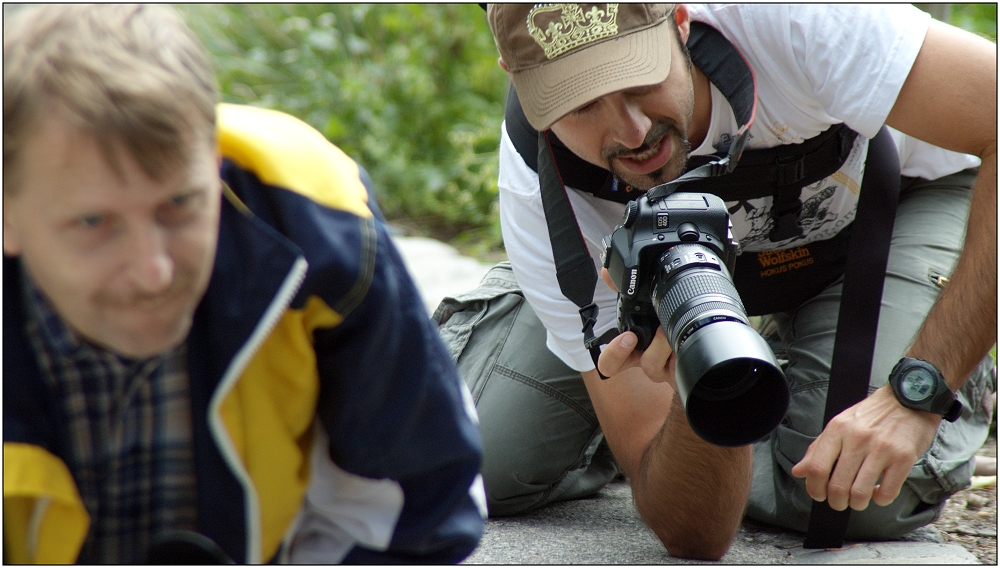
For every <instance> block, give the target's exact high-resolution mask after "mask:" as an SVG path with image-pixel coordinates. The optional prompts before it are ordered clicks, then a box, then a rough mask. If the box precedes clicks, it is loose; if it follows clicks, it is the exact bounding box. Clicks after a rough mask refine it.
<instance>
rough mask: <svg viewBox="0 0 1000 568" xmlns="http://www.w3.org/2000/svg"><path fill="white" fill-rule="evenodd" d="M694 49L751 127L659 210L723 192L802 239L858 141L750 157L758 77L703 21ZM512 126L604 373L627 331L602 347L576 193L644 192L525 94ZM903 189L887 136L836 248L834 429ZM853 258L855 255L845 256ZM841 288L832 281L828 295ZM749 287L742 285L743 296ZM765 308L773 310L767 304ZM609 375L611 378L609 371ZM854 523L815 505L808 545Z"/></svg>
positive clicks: (873, 306)
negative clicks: (819, 198)
mask: <svg viewBox="0 0 1000 568" xmlns="http://www.w3.org/2000/svg"><path fill="white" fill-rule="evenodd" d="M688 48H689V50H690V53H691V59H692V62H693V63H694V64H695V65H697V66H698V68H699V69H700V70H701V71H702V72H703V73H705V75H706V76H707V77H708V79H709V80H710V81H711V82H712V83H713V84H714V85H715V86H716V87H717V88H718V89H719V91H720V92H721V93H722V94H723V95H724V96H725V97H726V100H727V101H728V102H729V104H730V106H731V107H732V109H733V112H734V115H735V116H736V119H737V121H738V122H739V123H740V124H741V127H740V129H739V130H738V131H737V133H736V134H735V135H734V137H733V140H732V142H731V143H730V144H729V145H728V146H727V147H724V148H721V149H720V151H719V152H718V153H716V154H712V155H708V156H692V157H691V158H690V159H689V162H688V170H687V172H686V173H684V174H683V175H681V176H680V177H678V178H677V179H675V180H673V181H671V182H669V183H667V184H663V185H661V186H657V187H656V188H653V189H652V190H650V191H649V192H647V196H648V198H649V199H650V200H651V201H652V200H656V199H659V198H662V197H665V196H667V195H669V194H671V193H673V192H675V191H681V189H680V186H682V185H683V190H682V191H685V192H689V191H696V192H704V193H714V194H716V195H718V196H719V197H721V198H722V199H723V200H724V201H745V200H747V199H753V198H759V197H765V196H773V197H774V202H773V206H772V212H771V213H772V217H773V218H774V230H773V231H772V233H771V235H770V238H771V240H772V241H780V240H784V239H786V238H790V237H792V236H796V235H800V234H801V227H799V226H798V216H799V213H800V211H801V208H802V202H801V200H800V193H801V189H802V187H804V186H805V185H808V184H810V183H814V182H816V181H819V180H821V179H824V178H826V177H828V176H830V175H832V174H833V173H835V172H836V171H837V170H838V169H839V168H840V167H841V166H842V165H843V163H844V161H845V160H846V158H847V157H848V155H849V154H850V151H851V149H852V148H853V144H854V141H855V139H856V137H857V136H858V134H857V133H856V132H854V131H853V130H851V129H850V128H848V127H847V126H846V125H843V124H841V125H835V126H833V127H831V128H830V129H829V130H827V131H825V132H823V133H821V134H819V135H818V136H816V137H814V138H812V139H810V140H807V141H805V142H804V143H802V144H796V145H784V146H778V147H775V148H770V149H766V150H753V151H747V152H743V147H744V144H745V142H746V138H747V136H748V132H749V127H750V124H751V123H752V122H753V118H754V113H755V109H756V101H757V97H756V79H755V77H754V75H753V71H752V69H751V68H750V66H749V64H748V63H747V62H746V60H745V59H744V58H743V56H742V54H740V53H739V52H738V51H737V50H736V49H735V47H733V46H732V44H731V43H729V41H728V40H726V39H725V38H724V37H723V36H722V35H721V34H720V33H719V32H718V31H716V30H715V29H713V28H711V27H709V26H707V25H705V24H702V23H700V22H692V23H691V33H690V35H689V39H688ZM505 121H506V126H507V133H508V136H509V137H510V139H511V141H512V143H513V145H514V147H515V148H516V149H517V151H518V153H519V154H520V156H521V158H522V159H523V160H524V162H525V163H526V164H527V165H528V166H529V167H531V168H532V169H533V170H535V171H536V172H538V177H539V185H540V192H541V197H542V205H543V209H544V212H545V220H546V225H547V227H548V231H549V240H550V242H551V245H552V253H553V259H554V262H555V266H556V277H557V280H558V282H559V287H560V291H561V292H562V293H563V295H564V296H566V298H568V299H569V300H571V301H572V302H573V303H574V304H576V305H577V307H579V308H580V317H581V320H582V322H583V330H582V331H583V334H584V345H585V346H586V348H587V349H588V351H589V352H590V354H591V358H592V359H593V361H594V366H595V367H597V360H598V357H599V355H600V346H601V345H603V344H606V343H607V342H608V341H610V340H611V339H613V338H614V337H615V336H616V335H617V330H616V329H614V328H612V329H610V330H608V331H607V332H606V333H604V334H603V335H602V336H601V337H595V336H594V325H595V324H596V322H597V315H598V308H597V305H596V304H594V301H593V299H594V291H595V289H596V285H597V278H598V276H597V270H596V268H595V267H594V262H593V260H592V258H591V256H590V253H589V251H588V249H587V245H586V241H585V240H584V238H583V233H582V232H581V231H580V228H579V224H578V223H577V221H576V216H575V214H574V213H573V209H572V205H571V204H570V201H569V195H568V193H567V187H573V188H575V189H578V190H582V191H586V192H588V193H592V194H593V195H595V196H597V197H599V198H602V199H608V200H611V201H616V202H619V203H623V204H624V203H627V202H628V201H631V200H633V199H637V198H638V197H640V196H641V195H642V192H641V191H640V190H637V189H635V188H632V187H630V186H628V185H627V184H624V183H623V182H621V181H620V180H618V179H617V178H615V176H614V175H612V174H611V173H610V172H608V171H607V170H605V169H603V168H600V167H597V166H595V165H593V164H590V163H588V162H586V161H584V160H582V159H580V158H578V157H577V156H576V155H575V154H573V153H572V151H570V150H569V149H568V148H567V147H566V146H565V145H564V144H563V143H562V142H561V141H560V140H559V139H558V137H556V136H555V134H554V133H552V132H551V131H545V132H537V131H535V130H534V129H533V128H532V127H531V125H530V124H529V123H528V122H527V118H526V117H525V116H524V113H523V111H522V109H521V106H520V101H519V100H518V98H517V93H516V91H515V90H514V88H513V86H512V87H511V89H510V93H509V95H508V100H507V108H506V113H505ZM737 163H738V164H739V167H736V166H737ZM899 182H900V179H899V160H898V156H897V155H896V149H895V145H894V143H893V141H892V139H891V137H890V136H889V134H888V131H887V130H886V129H885V128H883V129H882V131H881V132H880V133H879V135H878V136H876V137H875V138H873V139H872V140H871V141H870V142H869V154H868V158H867V160H866V171H865V177H864V180H863V182H862V185H861V191H860V198H859V202H858V213H857V217H856V219H855V221H854V222H853V223H852V226H851V227H850V230H849V232H848V231H847V230H844V231H841V232H842V233H843V235H842V236H840V238H839V239H838V240H837V241H834V242H831V243H828V244H829V245H830V246H831V247H833V250H831V252H830V256H831V258H839V259H840V261H841V262H840V264H839V265H836V264H835V266H834V268H833V270H834V271H839V272H837V273H835V274H832V277H833V278H834V279H836V278H839V274H841V273H842V274H843V276H844V286H843V292H842V296H841V304H840V311H839V316H838V317H839V319H838V324H837V331H836V337H837V340H836V341H835V344H834V353H833V361H832V365H831V373H830V375H831V379H832V378H833V377H836V380H830V382H829V390H828V394H827V402H826V408H825V413H824V421H823V424H824V426H825V425H826V423H827V422H829V420H830V419H831V418H832V417H833V416H836V415H837V414H838V413H840V412H841V411H843V410H844V409H846V408H848V407H850V406H851V405H853V404H855V403H856V402H858V401H860V400H862V399H863V398H865V396H867V389H868V384H869V377H870V375H871V366H872V359H873V355H874V351H875V333H876V330H877V327H878V316H879V311H880V306H881V299H882V288H883V283H884V279H885V269H886V265H887V263H888V254H889V243H890V240H891V236H892V226H893V222H894V220H895V212H896V205H897V202H898V195H899ZM836 238H837V237H835V239H836ZM831 241H833V239H831ZM844 248H846V249H847V252H846V254H842V253H843V249H844ZM741 256H743V255H741ZM841 266H842V267H843V268H841ZM737 271H738V272H739V265H738V267H737ZM827 277H828V278H829V277H830V276H829V275H828V276H827ZM829 283H832V282H829ZM829 283H827V282H824V283H823V286H824V287H825V286H826V285H828V284H829ZM739 284H740V282H739V279H738V278H737V289H739ZM764 286H766V284H764ZM747 287H748V286H747V285H745V286H744V288H747ZM740 293H741V295H742V294H743V290H740ZM810 297H811V296H810ZM804 299H808V298H804ZM804 299H803V301H804ZM797 301H798V300H797ZM762 306H764V307H773V306H768V305H767V304H766V302H765V303H764V304H762ZM771 311H779V310H777V309H772V310H771ZM758 313H769V312H758ZM598 373H599V374H600V376H601V378H604V379H606V378H607V377H605V376H604V375H603V374H601V373H600V370H599V369H598ZM849 515H850V509H847V510H846V511H834V510H832V509H830V507H829V506H828V505H827V504H826V502H814V503H813V509H812V515H811V517H810V523H809V530H808V533H807V535H806V539H805V543H804V546H805V547H806V548H837V547H840V546H842V545H843V539H844V536H845V534H846V530H847V522H848V520H849V518H850V517H849Z"/></svg>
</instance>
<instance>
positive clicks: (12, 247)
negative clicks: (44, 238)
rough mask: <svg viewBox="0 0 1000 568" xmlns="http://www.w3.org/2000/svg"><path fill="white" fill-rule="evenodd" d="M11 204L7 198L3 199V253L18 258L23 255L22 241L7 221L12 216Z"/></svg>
mask: <svg viewBox="0 0 1000 568" xmlns="http://www.w3.org/2000/svg"><path fill="white" fill-rule="evenodd" d="M10 210H11V207H10V203H8V201H7V198H6V197H4V198H3V253H4V255H5V256H17V255H19V254H21V241H20V239H18V238H17V231H15V230H14V227H12V226H11V224H10V223H9V222H8V221H7V216H8V215H10Z"/></svg>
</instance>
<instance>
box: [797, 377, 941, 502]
mask: <svg viewBox="0 0 1000 568" xmlns="http://www.w3.org/2000/svg"><path fill="white" fill-rule="evenodd" d="M940 423H941V417H940V416H937V415H934V414H931V413H929V412H920V411H917V410H911V409H909V408H906V407H904V406H903V405H901V404H899V401H898V400H897V399H896V397H895V395H893V393H892V391H891V390H890V389H889V387H888V386H885V387H883V388H880V389H878V390H877V391H875V392H874V393H872V395H871V396H869V397H868V398H866V399H865V400H862V401H861V402H859V403H857V404H855V405H854V406H852V407H850V408H848V409H847V410H845V411H843V412H841V413H840V414H838V415H837V416H835V417H834V418H833V419H832V420H830V423H829V424H827V426H826V428H824V429H823V432H822V433H820V435H819V437H817V438H816V439H815V440H814V441H813V443H812V444H810V445H809V449H808V450H807V451H806V455H805V456H803V457H802V460H801V461H799V463H797V464H795V466H794V467H793V468H792V475H794V476H795V477H804V478H806V491H807V492H808V493H809V496H810V497H812V498H813V499H815V500H817V501H823V500H826V501H828V503H829V505H830V508H832V509H834V510H836V511H843V510H844V509H846V508H847V507H848V506H849V507H850V508H852V509H854V510H856V511H862V510H864V509H866V508H867V507H868V503H869V501H874V502H875V504H876V505H881V506H885V505H888V504H889V503H892V502H893V500H895V499H896V497H897V496H898V495H899V491H900V489H901V488H902V486H903V482H904V481H906V476H907V475H909V473H910V468H912V467H913V464H914V463H916V461H917V458H919V457H920V456H921V455H922V454H923V453H924V452H925V451H927V448H929V447H930V445H931V441H932V440H933V439H934V434H935V432H937V427H938V424H940ZM834 465H836V469H834ZM831 470H832V474H831ZM879 478H881V483H879Z"/></svg>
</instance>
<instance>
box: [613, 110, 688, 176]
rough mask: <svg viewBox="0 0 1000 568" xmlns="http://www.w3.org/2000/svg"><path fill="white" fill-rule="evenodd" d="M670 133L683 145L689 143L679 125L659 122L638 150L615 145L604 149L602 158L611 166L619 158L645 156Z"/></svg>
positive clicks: (669, 121)
mask: <svg viewBox="0 0 1000 568" xmlns="http://www.w3.org/2000/svg"><path fill="white" fill-rule="evenodd" d="M670 132H673V133H675V134H676V135H677V136H678V137H679V138H680V139H681V141H682V143H683V142H686V141H687V139H686V138H685V136H684V134H683V133H681V131H680V129H679V128H677V123H675V122H674V121H672V120H669V119H664V120H658V121H656V122H654V123H653V125H652V126H651V127H650V128H649V132H647V133H646V137H645V138H644V139H643V141H642V145H640V146H639V147H638V148H626V147H625V146H624V145H622V144H619V143H615V144H612V145H610V146H608V147H606V148H604V149H603V150H602V151H601V157H603V158H604V160H605V161H606V162H607V163H608V164H609V165H610V164H611V162H612V161H613V160H616V159H618V158H631V157H634V156H638V155H641V154H644V153H646V152H648V151H649V150H650V148H652V147H653V146H655V145H656V144H658V143H659V142H660V141H661V140H662V139H663V137H664V136H666V135H667V134H669V133H670Z"/></svg>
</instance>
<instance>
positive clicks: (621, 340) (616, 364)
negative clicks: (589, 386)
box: [597, 328, 676, 390]
mask: <svg viewBox="0 0 1000 568" xmlns="http://www.w3.org/2000/svg"><path fill="white" fill-rule="evenodd" d="M637 341H638V338H636V336H635V334H634V333H632V332H631V331H626V332H625V333H623V334H621V335H619V336H618V337H616V338H614V339H612V340H611V342H610V343H608V344H607V345H606V346H605V347H604V351H602V352H601V357H600V358H599V359H598V361H597V366H598V367H599V368H600V370H601V372H602V373H604V375H605V376H607V377H610V376H613V375H617V374H618V373H620V372H622V371H624V370H625V369H629V368H631V367H640V368H642V372H643V373H645V374H646V376H647V377H649V379H650V380H651V381H653V382H654V383H663V382H666V383H669V384H670V386H671V387H673V388H675V390H676V387H675V386H674V370H675V360H676V358H675V357H674V351H673V349H671V348H670V343H669V342H668V341H667V336H666V335H665V334H664V333H663V329H661V328H657V329H656V335H654V336H653V341H652V342H651V343H650V344H649V347H647V348H646V351H634V350H633V349H635V344H636V342H637Z"/></svg>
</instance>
